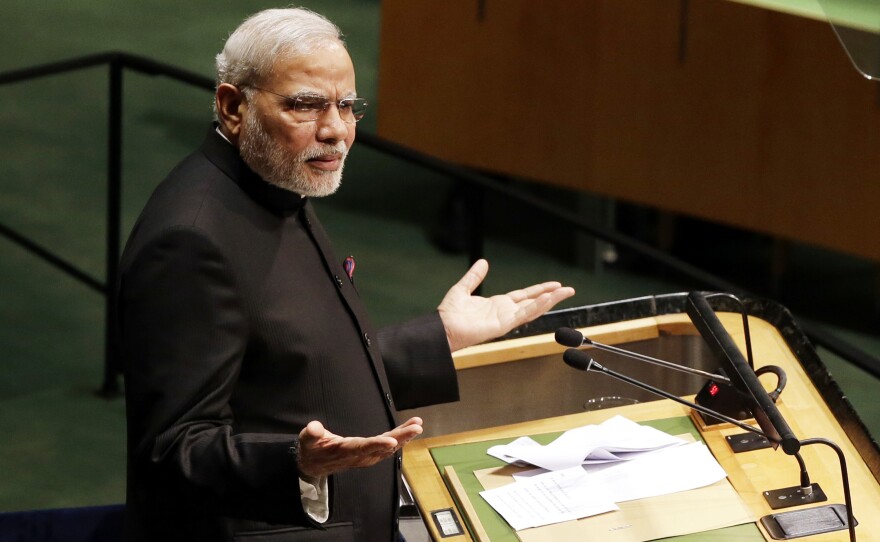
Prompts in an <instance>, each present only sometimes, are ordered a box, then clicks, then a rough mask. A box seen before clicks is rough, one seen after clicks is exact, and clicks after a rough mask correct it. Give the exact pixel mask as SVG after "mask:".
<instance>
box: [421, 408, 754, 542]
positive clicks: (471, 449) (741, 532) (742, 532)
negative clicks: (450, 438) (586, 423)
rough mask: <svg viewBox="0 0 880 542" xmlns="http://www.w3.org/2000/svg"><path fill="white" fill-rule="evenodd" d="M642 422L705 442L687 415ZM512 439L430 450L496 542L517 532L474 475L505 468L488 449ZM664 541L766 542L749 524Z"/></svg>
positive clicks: (512, 539) (548, 438)
mask: <svg viewBox="0 0 880 542" xmlns="http://www.w3.org/2000/svg"><path fill="white" fill-rule="evenodd" d="M639 423H641V424H643V425H648V426H651V427H653V428H655V429H659V430H660V431H664V432H666V433H669V434H670V435H683V434H686V433H690V434H692V435H693V436H694V439H696V440H699V441H702V440H703V439H702V438H701V437H700V433H699V431H697V428H696V427H694V424H693V422H691V420H690V418H688V417H687V416H681V417H676V418H666V419H661V420H651V421H646V422H639ZM561 434H562V433H561V432H556V433H545V434H541V435H532V436H531V437H532V438H533V439H535V441H537V442H539V443H541V444H548V443H550V442H552V441H553V440H554V439H555V438H556V437H558V436H559V435H561ZM513 440H515V439H513V438H505V439H498V440H489V441H484V442H474V443H470V444H456V445H452V446H440V447H437V448H431V450H430V451H431V456H432V457H433V459H434V464H435V465H437V469H438V470H439V471H440V472H441V473H442V472H443V469H444V468H445V467H447V466H451V467H453V468H454V469H455V473H456V474H457V475H458V478H459V479H460V480H461V484H462V485H463V486H464V489H465V492H466V493H467V495H468V499H470V501H471V504H472V505H473V507H474V509H475V510H476V512H477V516H478V517H479V518H480V523H482V525H483V528H484V529H485V530H486V532H487V533H488V534H489V537H490V538H491V539H492V541H493V542H517V541H518V540H519V538H517V536H516V533H515V531H514V530H513V529H512V528H511V527H510V525H508V524H507V522H506V521H504V518H502V517H501V516H500V515H499V514H498V513H497V512H495V510H494V509H493V508H492V507H491V506H489V504H488V503H487V502H486V501H485V500H483V498H482V497H480V492H481V491H483V486H482V485H481V484H480V482H479V480H477V477H476V476H474V471H477V470H482V469H489V468H494V467H503V466H504V465H505V463H504V462H503V461H501V460H500V459H497V458H494V457H492V456H490V455H488V454H487V453H486V450H488V449H489V448H491V447H492V446H495V445H496V444H507V443H509V442H512V441H513ZM463 519H464V518H463ZM665 540H681V541H687V542H698V541H700V542H702V541H713V542H717V541H727V540H730V541H732V540H736V541H738V542H739V541H750V540H755V541H762V542H763V540H764V537H763V535H762V534H761V531H760V530H758V527H757V525H756V524H754V523H749V524H745V525H736V526H734V527H726V528H724V529H717V530H714V531H707V532H703V533H695V534H689V535H683V536H675V537H671V538H667V539H665Z"/></svg>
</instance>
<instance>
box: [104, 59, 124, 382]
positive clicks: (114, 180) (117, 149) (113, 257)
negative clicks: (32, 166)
mask: <svg viewBox="0 0 880 542" xmlns="http://www.w3.org/2000/svg"><path fill="white" fill-rule="evenodd" d="M122 69H123V60H122V58H121V56H119V55H116V56H114V57H113V58H112V59H111V60H110V77H109V79H110V88H109V91H110V107H109V111H108V117H109V123H108V130H107V251H106V263H105V269H106V273H105V276H106V279H105V288H106V292H105V296H104V299H105V303H106V305H105V310H104V383H103V385H102V386H101V389H100V391H99V393H100V394H101V395H102V396H104V397H115V396H117V395H118V394H119V372H120V367H119V356H118V352H117V349H116V343H115V338H114V337H115V327H116V280H117V275H118V270H119V245H120V231H119V230H120V222H121V219H120V216H121V209H120V208H121V205H122Z"/></svg>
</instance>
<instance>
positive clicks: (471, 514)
mask: <svg viewBox="0 0 880 542" xmlns="http://www.w3.org/2000/svg"><path fill="white" fill-rule="evenodd" d="M443 474H444V475H445V476H446V481H447V483H448V484H449V486H450V487H451V488H452V492H453V493H454V498H455V501H456V504H457V505H458V506H459V508H460V509H461V510H463V511H464V515H465V517H464V521H465V522H467V528H468V530H470V532H471V534H473V535H474V537H476V539H477V541H478V542H490V539H489V533H487V532H486V529H485V528H484V527H483V523H482V522H481V521H480V516H479V515H477V511H476V510H475V509H474V505H473V504H471V500H470V498H468V494H467V491H465V489H464V485H462V483H461V480H459V478H458V474H457V473H456V472H455V468H454V467H452V466H449V465H447V466H446V467H445V468H444V469H443Z"/></svg>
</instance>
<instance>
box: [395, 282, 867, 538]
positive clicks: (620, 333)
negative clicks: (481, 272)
mask: <svg viewBox="0 0 880 542" xmlns="http://www.w3.org/2000/svg"><path fill="white" fill-rule="evenodd" d="M723 303H727V301H723ZM684 304H685V294H671V295H664V296H653V297H647V298H639V299H634V300H628V301H621V302H616V303H609V304H602V305H595V306H588V307H581V308H577V309H570V310H565V311H559V312H556V313H551V314H548V315H545V316H544V317H543V318H541V319H539V320H537V321H535V322H533V323H531V324H528V325H527V326H524V327H523V328H520V329H518V330H517V332H516V333H517V335H516V336H513V337H511V338H509V339H507V340H503V341H499V342H494V343H489V344H485V345H479V346H475V347H472V348H469V349H466V350H463V351H461V352H458V353H457V354H456V356H455V361H456V366H457V368H458V371H459V381H460V388H461V395H462V400H461V401H460V402H458V403H453V404H448V405H437V406H433V407H428V408H424V409H416V410H413V411H406V413H405V414H404V415H409V414H410V413H413V414H418V415H420V416H422V417H423V418H424V420H425V425H426V435H427V436H426V438H422V439H419V440H416V441H414V442H411V443H410V444H409V445H408V446H407V447H406V449H405V452H404V457H403V472H404V477H405V478H406V480H407V482H408V484H409V486H410V488H411V490H412V493H413V496H414V497H415V500H416V502H417V504H418V507H419V511H420V513H421V515H422V518H423V520H424V522H425V525H426V527H427V529H428V530H429V532H430V534H431V536H432V537H433V539H434V540H444V541H446V540H448V541H454V542H458V541H462V540H489V539H491V540H516V537H515V535H513V533H512V531H510V532H509V533H506V534H504V535H502V536H491V535H489V534H488V533H483V534H474V533H480V531H481V530H482V527H481V523H482V522H481V520H480V515H479V514H478V513H476V512H475V511H474V510H473V509H472V507H473V505H474V503H473V502H468V501H467V499H465V502H460V501H461V499H458V500H456V499H454V498H453V495H454V494H455V492H454V491H450V488H449V486H450V483H451V482H450V480H449V479H447V478H446V477H444V474H443V472H442V469H441V468H439V467H438V465H437V463H436V462H435V459H434V457H433V456H432V451H433V452H436V451H437V450H439V449H444V448H446V447H449V446H453V445H460V444H467V443H478V442H484V441H489V440H495V439H509V440H512V439H513V438H514V437H518V436H522V435H539V434H543V433H553V432H560V431H564V430H566V429H570V428H574V427H578V426H581V425H588V424H596V423H601V422H602V421H604V420H606V419H608V418H609V417H611V416H613V415H615V414H621V415H624V416H626V417H627V418H629V419H631V420H633V421H637V422H647V421H649V420H658V419H671V418H681V417H685V416H690V415H691V413H690V409H688V408H686V407H683V406H681V405H680V404H678V403H675V402H673V401H670V400H665V399H663V400H654V397H652V396H650V395H647V394H646V393H644V392H641V391H640V390H638V389H636V388H634V387H630V386H628V385H627V384H624V383H620V382H617V381H614V380H612V379H610V378H608V377H606V376H604V375H601V374H594V373H581V372H578V371H575V370H573V369H571V368H569V367H567V366H566V365H565V364H564V363H563V362H562V359H561V354H562V352H563V350H564V349H563V347H561V346H559V345H557V344H556V343H555V341H554V339H553V331H554V330H555V329H556V328H558V327H561V326H567V327H575V328H579V329H581V330H582V331H583V332H584V334H585V335H586V336H588V337H590V338H592V339H593V340H595V341H599V342H602V343H605V344H612V345H618V346H621V347H622V348H626V349H629V350H635V351H639V352H642V353H645V354H648V355H652V356H655V357H658V358H661V359H666V360H668V361H672V362H676V363H680V364H683V365H688V366H691V367H696V368H700V369H703V370H711V371H714V370H715V369H716V368H717V366H718V365H717V363H716V362H714V361H713V360H712V359H711V354H709V352H708V349H707V348H706V347H705V345H704V342H703V340H702V337H700V336H699V335H697V334H696V330H695V329H694V327H693V325H692V324H691V322H690V320H689V318H688V317H687V315H686V314H683V310H684ZM746 304H747V306H748V310H749V314H750V318H749V326H750V328H751V340H752V348H753V351H754V359H755V367H756V368H758V367H761V366H764V365H777V366H779V367H781V368H783V369H784V370H785V372H786V373H787V376H788V385H787V386H786V388H785V390H784V391H783V393H782V395H781V396H780V398H779V401H778V402H777V406H778V407H779V410H780V412H781V413H782V415H783V416H784V417H785V419H786V421H787V422H788V424H789V425H790V426H791V428H792V430H793V431H794V434H795V436H797V438H799V439H801V440H803V439H807V438H816V437H823V438H826V439H829V440H831V441H833V442H835V443H836V444H837V445H838V446H840V447H841V448H842V449H843V451H844V454H845V457H846V462H847V468H848V469H849V481H850V486H851V491H852V499H853V508H854V514H855V517H856V519H857V521H858V527H857V528H856V534H857V536H858V538H859V539H860V540H872V539H875V538H874V537H876V536H878V535H877V534H876V533H878V532H880V517H878V515H877V514H876V511H877V510H880V483H878V479H880V449H878V446H877V443H876V441H874V440H872V439H871V437H870V435H869V434H868V432H867V430H866V428H865V427H864V425H863V424H862V422H861V420H860V419H859V418H858V415H857V414H856V413H855V411H854V410H853V409H852V407H851V405H850V404H849V402H848V401H847V400H846V398H845V396H844V395H843V393H842V392H841V390H840V388H839V387H838V386H837V384H836V383H835V382H834V380H833V378H832V377H831V375H830V374H829V373H828V371H827V370H826V368H825V367H824V365H823V364H822V362H821V360H820V359H819V358H818V356H817V355H816V354H815V351H814V350H813V348H812V346H811V345H810V344H809V342H808V341H807V340H806V338H805V337H804V336H803V334H802V333H801V332H800V330H799V329H798V327H797V325H796V323H795V322H794V321H793V319H792V318H791V315H790V314H789V313H788V311H787V310H785V309H784V308H783V307H781V306H779V305H777V304H774V303H771V302H766V301H757V302H751V301H747V302H746ZM713 306H716V310H717V311H718V316H719V318H720V319H721V321H722V323H723V324H724V326H725V328H726V329H727V330H728V332H729V333H730V335H731V337H732V338H733V339H734V341H735V342H736V343H737V345H738V346H739V347H740V349H742V350H744V344H745V339H744V333H743V329H742V318H741V315H740V314H739V313H738V312H737V311H738V309H735V308H734V307H733V306H732V302H731V303H730V306H721V307H718V306H717V305H716V303H715V302H713ZM719 309H720V310H719ZM590 354H591V355H593V356H594V357H595V358H596V359H597V360H599V361H600V362H601V363H602V364H603V365H606V366H608V367H609V368H613V369H615V370H617V371H619V372H622V373H624V374H627V375H630V376H633V377H635V378H638V379H640V380H643V381H645V382H647V383H649V384H651V385H654V386H656V387H660V388H662V389H665V390H667V391H670V390H671V391H673V393H676V394H680V395H682V396H689V395H693V394H694V393H696V391H698V389H699V387H700V386H702V381H700V379H699V378H696V377H692V376H684V377H682V376H680V373H678V372H675V371H669V370H665V369H662V368H659V367H656V366H652V365H647V364H643V363H641V362H637V361H631V360H625V359H623V358H620V357H619V356H616V355H613V354H607V353H602V352H598V351H591V352H590ZM603 354H604V355H603ZM763 378H764V377H762V382H763ZM773 385H775V381H773V380H772V378H769V377H768V380H767V382H766V387H767V388H770V387H771V386H773ZM600 398H604V399H605V402H609V401H617V402H629V403H633V404H629V405H625V406H618V407H614V408H610V409H604V408H601V409H598V410H585V407H586V408H592V407H593V406H594V405H597V404H601V402H602V401H598V399H600ZM695 425H696V429H697V431H698V433H699V436H700V437H701V438H702V439H703V440H704V441H705V443H706V445H707V446H708V447H709V448H710V450H711V451H712V453H713V454H714V455H715V458H716V459H717V460H718V462H719V463H720V464H721V466H722V467H723V468H724V469H725V471H726V472H727V474H728V480H729V481H730V483H731V484H732V485H733V487H734V488H735V489H736V491H737V492H738V493H739V495H740V497H741V498H742V499H743V501H744V502H745V503H746V505H747V506H748V507H749V508H750V510H751V511H752V512H753V514H754V516H755V517H757V518H760V517H763V516H766V515H768V514H771V513H774V512H781V511H784V510H772V509H771V507H770V506H769V504H768V503H767V501H766V499H765V498H764V492H765V491H768V490H773V489H779V488H783V487H789V486H795V485H797V484H798V481H799V469H798V464H797V462H796V460H795V458H794V457H792V456H788V455H786V454H785V453H784V452H783V451H782V450H781V449H779V450H775V451H774V450H772V449H763V450H755V451H750V452H742V453H737V454H734V453H733V452H732V451H731V448H730V446H729V445H728V443H727V440H726V439H725V437H726V436H728V435H734V434H740V433H742V432H743V430H742V429H740V428H737V427H735V426H732V425H729V424H723V425H720V426H709V427H706V426H705V425H704V424H701V423H696V424H695ZM801 455H802V456H803V459H804V461H805V463H806V465H807V468H808V470H809V473H810V477H811V479H812V481H813V482H815V483H818V484H819V485H820V486H821V488H822V489H823V490H824V491H825V493H826V494H827V496H828V501H827V502H826V503H816V504H812V505H805V506H798V507H791V508H786V509H785V510H797V509H799V508H808V507H812V506H820V505H821V504H829V503H840V504H842V503H843V502H844V496H843V487H842V480H841V473H840V467H839V464H838V461H837V457H836V455H835V454H834V452H833V451H832V450H831V449H830V448H827V447H822V446H806V447H803V448H802V449H801ZM453 478H454V477H453ZM453 482H454V480H453ZM476 499H479V497H478V496H477V497H476ZM478 504H479V505H485V503H478ZM442 510H450V511H451V514H452V515H454V516H455V520H457V521H458V522H459V523H460V524H461V525H462V526H467V527H466V528H465V532H464V533H463V534H461V535H456V536H443V535H441V532H440V530H439V529H440V524H439V523H437V522H436V521H435V520H434V519H432V518H433V515H432V513H434V512H437V511H442ZM484 513H485V512H484ZM489 513H490V514H493V513H494V512H489ZM449 515H450V514H447V515H446V516H447V519H448V516H449ZM496 520H497V518H496ZM682 520H683V521H684V520H686V518H682ZM469 529H470V530H471V532H468V530H469ZM740 532H741V531H740ZM706 535H707V538H706V539H707V540H711V539H718V536H717V535H716V536H713V535H712V534H711V533H706ZM596 536H597V538H596V539H601V536H599V534H598V533H597V534H596ZM847 537H848V535H847V532H846V531H837V532H832V533H826V534H819V535H813V536H809V537H805V538H804V540H808V541H811V542H812V541H825V540H845V539H847ZM723 539H724V540H755V539H757V540H761V539H766V540H771V537H770V536H769V534H768V533H767V532H766V530H765V529H764V527H763V526H761V525H760V523H758V524H757V527H751V528H750V531H748V530H747V531H746V532H745V533H744V534H736V533H734V534H730V533H727V534H725V535H724V538H723ZM688 540H692V538H688Z"/></svg>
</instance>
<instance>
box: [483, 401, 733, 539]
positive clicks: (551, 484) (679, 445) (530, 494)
mask: <svg viewBox="0 0 880 542" xmlns="http://www.w3.org/2000/svg"><path fill="white" fill-rule="evenodd" d="M529 440H531V439H529ZM560 441H561V443H560ZM489 453H490V454H492V455H495V456H496V457H497V456H498V455H502V456H503V457H504V458H506V460H523V461H528V462H529V463H532V464H533V465H538V466H541V467H543V468H544V469H548V470H536V471H532V472H527V473H524V474H523V475H520V476H517V477H516V479H517V482H516V483H513V484H508V485H505V486H502V487H498V488H495V489H491V490H487V491H483V492H481V493H480V495H481V496H482V497H483V498H484V499H485V500H486V501H487V502H488V503H489V504H490V505H491V506H492V507H493V508H494V509H495V510H496V511H497V512H498V513H499V514H501V516H502V517H504V519H505V520H506V521H507V522H508V523H509V524H510V525H511V527H513V528H514V529H516V530H521V529H526V528H529V527H537V526H541V525H549V524H552V523H558V522H562V521H569V520H573V519H578V518H583V517H588V516H591V515H596V514H601V513H604V512H609V511H612V510H617V509H618V507H617V505H616V504H615V503H619V502H625V501H630V500H635V499H643V498H646V497H655V496H659V495H667V494H670V493H675V492H680V491H686V490H690V489H695V488H699V487H704V486H708V485H710V484H713V483H715V482H717V481H719V480H722V479H724V478H725V477H726V476H727V475H726V473H725V472H724V470H723V469H722V468H721V466H720V465H719V464H718V462H717V461H715V458H714V457H712V454H711V453H710V452H709V450H708V449H707V448H706V447H705V446H704V445H703V444H702V443H689V444H686V442H685V441H684V440H682V439H679V438H677V437H672V436H670V435H667V434H666V433H663V432H661V431H658V430H656V429H653V428H650V427H646V426H641V425H638V424H636V423H634V422H631V421H629V420H627V419H626V418H622V417H620V416H618V417H616V418H612V419H611V420H608V421H607V422H605V423H603V424H601V425H599V426H587V427H581V428H578V429H573V430H571V431H568V432H566V433H565V434H563V435H562V436H560V437H559V438H558V439H556V440H555V441H554V442H552V443H551V444H548V445H547V446H541V445H539V444H537V443H534V441H532V443H531V444H530V443H527V442H526V443H520V444H516V441H515V442H514V443H511V444H508V445H505V446H498V447H494V448H493V449H491V450H490V451H489ZM496 454H497V455H496Z"/></svg>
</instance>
